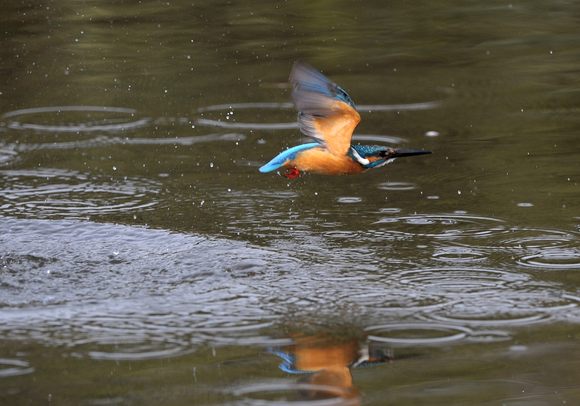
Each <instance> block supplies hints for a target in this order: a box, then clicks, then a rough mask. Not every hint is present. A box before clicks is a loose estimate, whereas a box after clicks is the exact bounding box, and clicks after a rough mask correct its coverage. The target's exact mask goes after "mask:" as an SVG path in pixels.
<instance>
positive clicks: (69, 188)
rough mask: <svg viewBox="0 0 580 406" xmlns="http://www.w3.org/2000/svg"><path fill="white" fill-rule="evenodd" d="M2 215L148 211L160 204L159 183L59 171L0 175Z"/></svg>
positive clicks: (3, 172) (73, 215)
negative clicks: (158, 195)
mask: <svg viewBox="0 0 580 406" xmlns="http://www.w3.org/2000/svg"><path fill="white" fill-rule="evenodd" d="M0 176H1V177H2V180H3V189H2V190H0V213H4V214H25V213H26V214H34V215H37V216H40V217H52V216H66V217H71V216H72V217H85V216H87V215H98V214H106V213H119V212H129V211H135V210H147V209H150V208H152V207H153V206H155V205H156V204H157V198H156V197H155V196H156V195H157V194H158V193H159V192H158V190H159V185H158V183H157V182H154V181H151V180H145V179H140V178H135V179H132V178H121V179H119V180H114V179H111V178H101V179H99V178H98V177H96V176H92V175H89V174H87V173H81V172H75V171H66V170H60V169H38V170H3V171H0Z"/></svg>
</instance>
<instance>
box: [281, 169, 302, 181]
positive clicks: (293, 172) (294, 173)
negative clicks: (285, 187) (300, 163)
mask: <svg viewBox="0 0 580 406" xmlns="http://www.w3.org/2000/svg"><path fill="white" fill-rule="evenodd" d="M282 176H285V177H287V178H288V179H296V178H297V177H299V176H300V171H299V170H298V169H296V168H290V169H288V170H287V171H286V172H285V173H283V174H282Z"/></svg>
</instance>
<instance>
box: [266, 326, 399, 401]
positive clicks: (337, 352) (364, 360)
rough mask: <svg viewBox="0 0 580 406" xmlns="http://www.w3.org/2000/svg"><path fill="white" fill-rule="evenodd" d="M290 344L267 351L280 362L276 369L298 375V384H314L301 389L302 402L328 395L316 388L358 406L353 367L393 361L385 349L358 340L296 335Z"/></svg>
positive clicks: (390, 354) (388, 351) (358, 398)
mask: <svg viewBox="0 0 580 406" xmlns="http://www.w3.org/2000/svg"><path fill="white" fill-rule="evenodd" d="M293 341H294V344H293V345H291V346H288V347H284V348H280V349H275V350H274V349H273V350H270V351H271V352H272V353H273V354H275V355H277V356H278V357H280V358H281V359H282V363H281V364H280V369H281V370H282V371H284V372H286V373H288V374H294V375H301V378H300V379H299V381H300V382H301V383H308V384H312V385H315V386H313V389H312V390H304V391H302V392H301V393H300V396H301V397H302V398H303V399H304V400H319V399H321V398H324V397H326V396H327V395H328V393H327V392H324V391H319V390H316V389H314V388H316V387H332V388H333V389H336V391H333V392H335V393H337V394H339V396H340V397H341V398H343V399H344V400H348V404H349V405H359V404H360V397H359V391H358V389H357V388H356V386H355V384H354V382H353V376H352V370H353V369H354V368H362V367H368V366H373V365H378V364H384V363H386V362H389V361H391V360H392V359H393V357H392V352H391V350H390V349H389V348H387V347H385V346H383V345H377V344H376V343H370V342H367V341H366V340H361V338H360V337H357V338H350V339H347V340H337V339H332V338H328V337H323V336H315V335H313V336H305V335H299V336H294V337H293Z"/></svg>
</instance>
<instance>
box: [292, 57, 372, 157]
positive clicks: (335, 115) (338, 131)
mask: <svg viewBox="0 0 580 406" xmlns="http://www.w3.org/2000/svg"><path fill="white" fill-rule="evenodd" d="M290 83H291V84H292V86H293V92H292V98H293V99H294V103H295V104H296V108H297V109H298V111H299V114H298V124H299V126H300V131H302V133H303V134H305V135H307V136H309V137H312V138H314V139H316V140H317V141H318V142H320V143H322V144H324V146H325V147H326V148H327V149H328V150H329V151H330V152H331V153H332V154H335V155H339V156H342V155H346V154H347V152H348V150H349V148H350V141H351V138H352V133H353V131H354V129H355V127H356V126H357V124H358V123H359V121H360V115H359V114H358V112H357V111H356V110H355V107H354V103H353V101H352V99H351V98H350V96H349V95H348V94H347V93H346V92H345V91H344V90H343V89H342V88H340V87H339V86H338V85H337V84H336V83H333V82H331V81H330V80H329V79H328V78H327V77H326V76H324V75H323V74H322V73H320V72H318V71H317V70H316V69H314V68H312V67H311V66H309V65H306V64H305V63H303V62H296V63H295V64H294V66H293V67H292V72H291V73H290Z"/></svg>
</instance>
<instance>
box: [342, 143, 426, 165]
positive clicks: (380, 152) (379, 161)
mask: <svg viewBox="0 0 580 406" xmlns="http://www.w3.org/2000/svg"><path fill="white" fill-rule="evenodd" d="M430 153H431V151H425V150H421V149H408V148H391V147H385V146H380V145H360V144H357V145H352V146H351V148H350V151H349V155H350V157H351V158H352V159H354V160H355V161H357V162H358V163H359V164H361V165H362V166H364V167H365V168H366V169H371V168H378V167H381V166H383V165H386V164H388V163H389V162H392V161H393V160H394V159H395V158H402V157H406V156H414V155H425V154H430Z"/></svg>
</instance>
